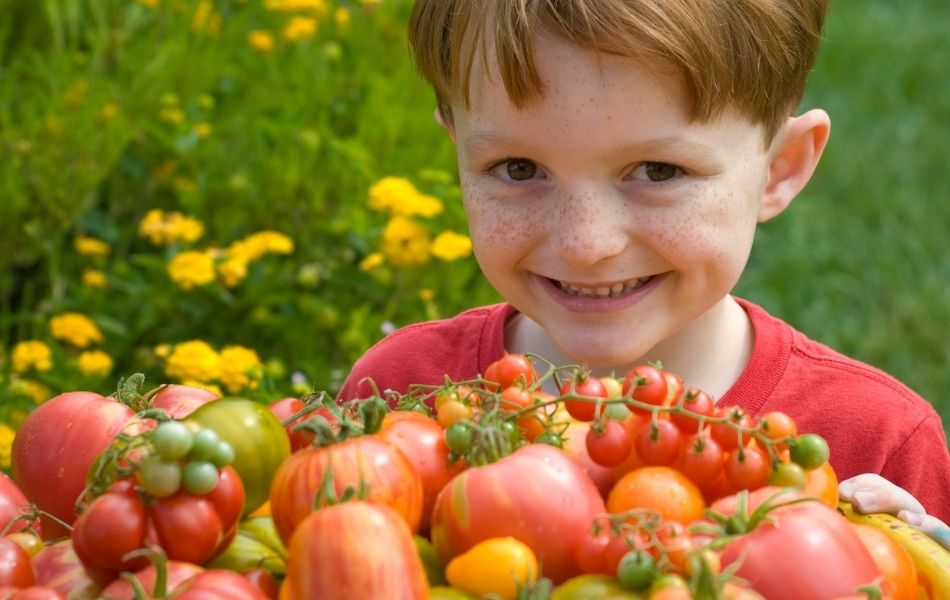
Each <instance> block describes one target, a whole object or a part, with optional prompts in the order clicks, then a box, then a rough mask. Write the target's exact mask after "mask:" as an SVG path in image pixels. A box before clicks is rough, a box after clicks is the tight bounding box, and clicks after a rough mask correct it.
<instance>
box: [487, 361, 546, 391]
mask: <svg viewBox="0 0 950 600" xmlns="http://www.w3.org/2000/svg"><path fill="white" fill-rule="evenodd" d="M485 379H487V380H488V381H491V382H493V383H496V384H498V386H499V387H501V388H502V389H504V388H507V387H511V386H513V385H520V386H521V387H523V388H527V387H530V386H531V384H533V383H534V382H535V381H536V380H537V379H538V374H537V373H536V372H535V370H534V365H532V364H531V361H530V360H529V359H528V357H527V356H525V355H524V354H505V355H504V356H502V357H501V358H499V359H498V360H496V361H495V362H494V363H492V364H491V365H489V367H488V369H486V370H485Z"/></svg>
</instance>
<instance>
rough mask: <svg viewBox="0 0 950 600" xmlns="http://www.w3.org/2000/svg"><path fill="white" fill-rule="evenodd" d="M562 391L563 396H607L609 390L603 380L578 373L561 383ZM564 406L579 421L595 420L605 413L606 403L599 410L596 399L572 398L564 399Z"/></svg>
mask: <svg viewBox="0 0 950 600" xmlns="http://www.w3.org/2000/svg"><path fill="white" fill-rule="evenodd" d="M560 393H561V395H562V396H567V395H569V394H577V395H579V396H587V397H588V398H607V396H608V392H607V388H606V386H604V383H603V381H601V380H600V379H598V378H596V377H592V376H589V375H578V376H577V377H574V378H571V379H568V380H567V381H565V382H564V383H563V384H562V385H561V389H560ZM564 408H565V409H566V410H567V412H568V414H570V415H571V416H572V417H574V418H575V419H577V420H578V421H593V420H594V418H595V417H597V416H599V415H600V414H603V411H604V405H603V404H601V405H600V410H599V411H598V410H597V403H596V401H594V400H587V399H570V400H565V401H564Z"/></svg>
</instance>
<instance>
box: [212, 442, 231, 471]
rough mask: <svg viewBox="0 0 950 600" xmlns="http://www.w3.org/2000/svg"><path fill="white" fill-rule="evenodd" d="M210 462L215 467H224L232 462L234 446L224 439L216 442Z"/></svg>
mask: <svg viewBox="0 0 950 600" xmlns="http://www.w3.org/2000/svg"><path fill="white" fill-rule="evenodd" d="M211 462H213V463H214V466H216V467H226V466H228V465H229V464H231V463H232V462H234V448H232V447H231V444H229V443H227V442H226V441H224V440H221V441H219V442H218V447H217V449H216V450H215V451H214V455H213V456H212V457H211Z"/></svg>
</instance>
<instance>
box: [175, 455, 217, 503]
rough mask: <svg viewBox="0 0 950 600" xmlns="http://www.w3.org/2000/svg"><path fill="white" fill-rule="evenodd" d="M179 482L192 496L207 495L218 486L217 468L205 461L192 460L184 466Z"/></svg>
mask: <svg viewBox="0 0 950 600" xmlns="http://www.w3.org/2000/svg"><path fill="white" fill-rule="evenodd" d="M181 481H182V483H183V484H184V486H185V489H186V490H188V491H189V492H191V493H192V494H197V495H199V496H201V495H204V494H207V493H208V492H210V491H211V490H213V489H214V486H216V485H218V467H216V466H214V464H213V463H210V462H208V461H205V460H193V461H191V462H189V463H188V464H187V465H185V470H184V472H183V473H182V476H181Z"/></svg>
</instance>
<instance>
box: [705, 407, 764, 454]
mask: <svg viewBox="0 0 950 600" xmlns="http://www.w3.org/2000/svg"><path fill="white" fill-rule="evenodd" d="M713 417H716V418H717V419H718V418H725V419H727V420H728V422H729V423H732V424H733V425H737V426H740V427H748V428H751V427H754V426H755V423H754V421H753V419H752V417H751V416H749V414H748V413H747V412H746V411H744V410H743V409H741V408H739V407H738V406H717V407H716V409H715V411H714V412H713ZM709 435H711V436H712V438H713V439H714V440H716V442H717V443H718V444H719V446H720V447H722V449H723V451H725V452H731V451H732V450H735V449H736V448H738V447H739V444H740V436H741V444H742V445H743V446H745V445H746V443H747V442H748V441H749V435H748V434H740V433H739V432H737V431H736V430H735V429H733V428H731V427H730V426H729V425H727V424H725V423H711V424H710V426H709Z"/></svg>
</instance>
